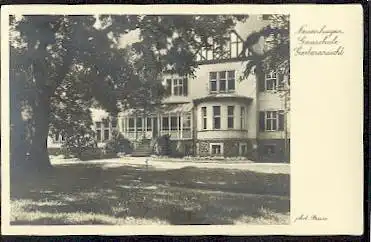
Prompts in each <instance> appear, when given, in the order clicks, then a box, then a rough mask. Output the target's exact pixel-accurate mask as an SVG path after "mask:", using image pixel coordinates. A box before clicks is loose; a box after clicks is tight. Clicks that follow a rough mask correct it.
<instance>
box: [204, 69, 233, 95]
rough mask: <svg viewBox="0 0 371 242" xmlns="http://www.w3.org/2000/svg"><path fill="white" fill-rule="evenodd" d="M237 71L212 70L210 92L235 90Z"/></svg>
mask: <svg viewBox="0 0 371 242" xmlns="http://www.w3.org/2000/svg"><path fill="white" fill-rule="evenodd" d="M234 90H235V71H219V72H210V92H211V93H218V92H220V93H224V92H234Z"/></svg>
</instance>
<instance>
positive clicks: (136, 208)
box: [11, 164, 290, 225]
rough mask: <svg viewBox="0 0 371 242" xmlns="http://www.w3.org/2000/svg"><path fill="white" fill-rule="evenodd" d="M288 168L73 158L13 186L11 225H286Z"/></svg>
mask: <svg viewBox="0 0 371 242" xmlns="http://www.w3.org/2000/svg"><path fill="white" fill-rule="evenodd" d="M289 181H290V177H289V175H288V174H270V173H257V172H253V171H247V170H244V171H241V170H233V169H221V168H197V167H184V168H180V169H171V170H164V169H158V168H155V167H152V166H149V167H148V168H146V167H145V166H144V165H126V166H121V167H105V166H102V164H67V165H59V166H55V168H54V170H53V172H51V173H50V174H48V175H47V176H37V177H35V176H33V177H32V178H27V182H21V181H20V180H19V181H17V182H12V184H11V224H13V225H30V224H32V225H45V224H53V225H59V224H85V225H87V224H112V225H113V224H114V225H128V224H147V225H150V224H173V225H180V224H187V225H189V224H284V223H285V224H287V223H289V210H290V199H289V197H290V185H289V184H290V182H289Z"/></svg>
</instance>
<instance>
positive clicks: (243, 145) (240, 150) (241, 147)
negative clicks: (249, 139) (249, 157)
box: [239, 143, 247, 156]
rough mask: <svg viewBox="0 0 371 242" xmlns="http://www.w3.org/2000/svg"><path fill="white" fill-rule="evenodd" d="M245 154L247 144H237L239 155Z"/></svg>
mask: <svg viewBox="0 0 371 242" xmlns="http://www.w3.org/2000/svg"><path fill="white" fill-rule="evenodd" d="M246 154H247V144H246V143H240V144H239V155H240V156H245V155H246Z"/></svg>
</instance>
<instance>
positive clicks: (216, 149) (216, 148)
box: [210, 143, 223, 156]
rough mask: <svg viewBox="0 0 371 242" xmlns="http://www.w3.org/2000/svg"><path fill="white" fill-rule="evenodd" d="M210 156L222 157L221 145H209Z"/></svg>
mask: <svg viewBox="0 0 371 242" xmlns="http://www.w3.org/2000/svg"><path fill="white" fill-rule="evenodd" d="M210 155H214V156H219V155H223V143H211V144H210Z"/></svg>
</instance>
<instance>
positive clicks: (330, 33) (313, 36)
mask: <svg viewBox="0 0 371 242" xmlns="http://www.w3.org/2000/svg"><path fill="white" fill-rule="evenodd" d="M294 34H295V38H296V40H297V43H298V45H297V46H295V47H294V55H296V56H298V55H300V56H309V55H312V56H319V55H322V56H324V55H343V54H344V46H343V45H342V44H341V37H342V35H343V34H344V32H343V31H342V30H340V29H334V28H330V27H328V26H326V25H323V26H320V27H318V28H314V27H310V26H308V25H302V26H301V27H300V28H299V29H298V30H297V31H295V32H294Z"/></svg>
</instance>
